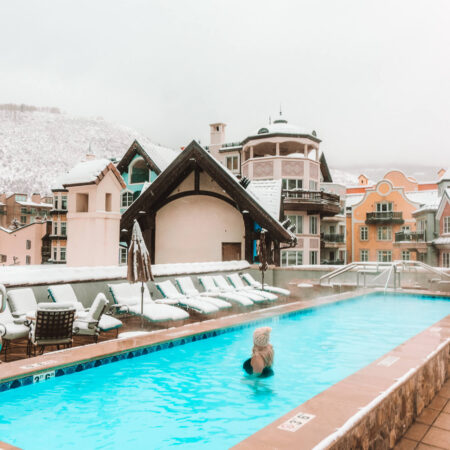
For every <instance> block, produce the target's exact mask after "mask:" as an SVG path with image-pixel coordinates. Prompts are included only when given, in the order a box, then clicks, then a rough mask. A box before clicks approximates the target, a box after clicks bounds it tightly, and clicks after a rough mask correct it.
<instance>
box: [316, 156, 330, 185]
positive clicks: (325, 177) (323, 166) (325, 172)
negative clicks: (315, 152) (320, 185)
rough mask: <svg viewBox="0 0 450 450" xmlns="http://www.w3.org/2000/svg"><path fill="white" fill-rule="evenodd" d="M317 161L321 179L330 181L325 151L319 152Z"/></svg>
mask: <svg viewBox="0 0 450 450" xmlns="http://www.w3.org/2000/svg"><path fill="white" fill-rule="evenodd" d="M319 162H320V171H321V172H322V176H323V181H325V182H326V183H332V182H333V177H332V176H331V172H330V169H329V168H328V163H327V160H326V159H325V153H323V152H321V153H320V158H319Z"/></svg>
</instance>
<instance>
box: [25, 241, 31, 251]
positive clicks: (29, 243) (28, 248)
mask: <svg viewBox="0 0 450 450" xmlns="http://www.w3.org/2000/svg"><path fill="white" fill-rule="evenodd" d="M25 248H26V249H27V250H30V249H31V241H30V240H29V239H27V243H26V246H25Z"/></svg>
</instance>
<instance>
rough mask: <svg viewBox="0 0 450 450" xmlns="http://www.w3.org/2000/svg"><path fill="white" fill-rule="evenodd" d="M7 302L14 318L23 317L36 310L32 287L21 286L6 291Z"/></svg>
mask: <svg viewBox="0 0 450 450" xmlns="http://www.w3.org/2000/svg"><path fill="white" fill-rule="evenodd" d="M8 302H9V306H10V307H11V312H12V314H13V316H14V317H16V318H25V316H26V315H27V314H30V313H34V312H35V311H36V310H37V306H38V304H37V301H36V297H35V296H34V292H33V289H31V288H21V289H13V290H11V291H8Z"/></svg>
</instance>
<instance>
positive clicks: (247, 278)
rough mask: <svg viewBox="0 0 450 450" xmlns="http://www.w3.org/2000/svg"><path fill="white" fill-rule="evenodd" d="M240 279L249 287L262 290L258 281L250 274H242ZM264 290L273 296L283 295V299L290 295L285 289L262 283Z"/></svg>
mask: <svg viewBox="0 0 450 450" xmlns="http://www.w3.org/2000/svg"><path fill="white" fill-rule="evenodd" d="M242 278H243V279H244V281H245V282H246V283H247V284H248V285H249V286H253V287H254V288H256V289H262V284H261V283H260V282H259V281H257V280H255V279H254V278H253V276H252V275H251V274H250V273H244V274H242ZM264 290H265V291H268V292H273V293H274V294H279V295H283V296H285V297H289V296H290V295H291V291H288V290H287V289H283V288H280V287H276V286H268V285H267V284H266V283H264Z"/></svg>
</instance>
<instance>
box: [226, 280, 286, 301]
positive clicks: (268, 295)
mask: <svg viewBox="0 0 450 450" xmlns="http://www.w3.org/2000/svg"><path fill="white" fill-rule="evenodd" d="M227 278H228V281H229V282H230V283H231V284H232V285H233V287H235V288H236V289H240V290H243V291H248V292H254V293H255V294H257V295H261V296H262V297H264V298H265V299H266V300H268V301H270V302H274V301H275V300H278V296H276V295H275V294H272V293H271V292H266V291H262V290H261V289H255V288H252V287H251V286H248V285H246V284H244V282H243V281H242V278H241V277H240V276H239V274H237V273H232V274H230V275H227Z"/></svg>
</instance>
